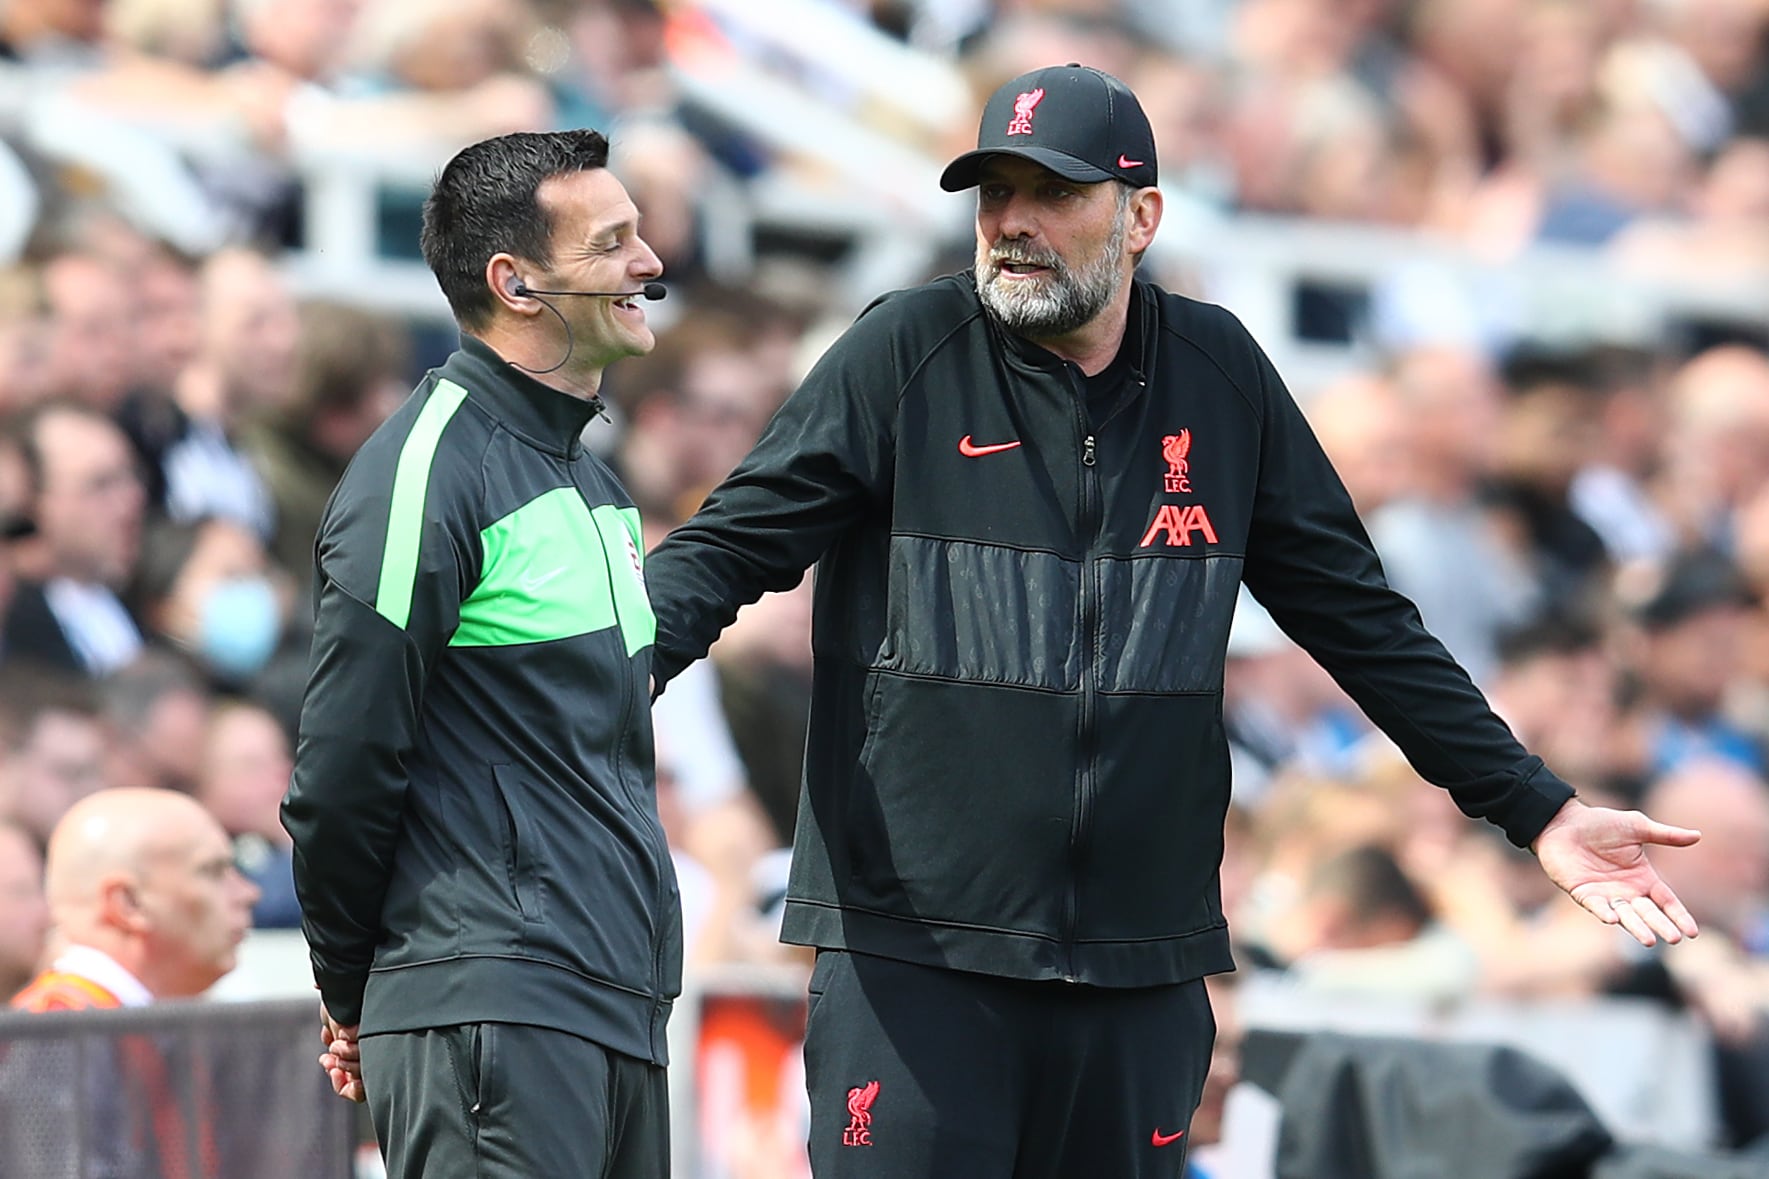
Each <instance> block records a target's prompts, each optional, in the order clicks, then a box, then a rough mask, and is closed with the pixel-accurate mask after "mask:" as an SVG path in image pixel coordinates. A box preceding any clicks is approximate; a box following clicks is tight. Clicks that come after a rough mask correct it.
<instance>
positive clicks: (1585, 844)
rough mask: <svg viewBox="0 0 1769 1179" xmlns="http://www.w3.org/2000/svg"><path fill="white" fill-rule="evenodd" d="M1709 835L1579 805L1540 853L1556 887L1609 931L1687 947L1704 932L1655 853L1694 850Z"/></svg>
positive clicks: (1546, 837) (1553, 826)
mask: <svg viewBox="0 0 1769 1179" xmlns="http://www.w3.org/2000/svg"><path fill="white" fill-rule="evenodd" d="M1700 838H1701V832H1699V831H1692V830H1690V829H1689V828H1687V827H1672V826H1670V825H1669V824H1666V823H1658V822H1654V821H1653V820H1652V819H1650V818H1648V817H1647V816H1645V815H1643V814H1641V813H1640V812H1639V811H1617V810H1611V809H1609V808H1608V807H1593V806H1586V805H1585V804H1583V803H1581V802H1579V801H1578V800H1577V799H1574V800H1572V801H1570V802H1568V803H1567V804H1566V805H1565V806H1563V807H1561V808H1560V812H1559V813H1558V814H1556V815H1555V816H1554V818H1553V819H1551V820H1549V822H1548V825H1547V826H1546V827H1544V828H1543V829H1542V833H1541V834H1540V835H1538V836H1537V837H1536V842H1535V844H1534V848H1533V850H1534V851H1535V853H1536V858H1537V859H1538V860H1539V861H1540V862H1541V865H1542V871H1544V872H1546V873H1547V874H1548V879H1550V880H1552V881H1553V882H1554V883H1555V884H1558V885H1559V886H1560V887H1561V888H1563V889H1565V890H1566V892H1567V894H1568V895H1569V896H1571V897H1572V899H1573V900H1575V901H1577V902H1578V903H1579V904H1580V905H1583V906H1584V907H1585V908H1586V909H1588V910H1590V911H1591V913H1592V914H1593V915H1594V916H1596V917H1597V919H1598V920H1599V921H1602V922H1604V923H1605V924H1608V925H1620V926H1621V927H1622V928H1623V929H1625V930H1627V931H1628V932H1629V933H1630V934H1632V935H1633V937H1634V940H1636V941H1638V942H1639V943H1640V944H1641V945H1643V946H1650V945H1654V944H1656V943H1657V941H1658V939H1659V938H1661V937H1662V938H1664V939H1665V941H1667V942H1673V943H1675V942H1680V941H1682V940H1683V939H1684V937H1694V936H1695V935H1696V934H1697V933H1698V932H1699V929H1698V927H1697V926H1696V923H1695V918H1694V917H1692V916H1690V913H1689V910H1688V909H1686V908H1684V907H1683V902H1682V901H1680V900H1678V899H1677V894H1676V893H1674V892H1672V891H1671V886H1670V885H1668V884H1666V883H1665V882H1664V880H1663V879H1662V878H1661V877H1660V876H1659V874H1658V872H1657V871H1656V870H1655V869H1654V868H1653V866H1652V864H1651V863H1650V862H1649V861H1648V860H1647V858H1646V849H1647V847H1649V846H1651V845H1654V844H1657V845H1660V846H1663V847H1688V846H1689V845H1690V844H1692V843H1694V842H1695V841H1696V840H1698V839H1700Z"/></svg>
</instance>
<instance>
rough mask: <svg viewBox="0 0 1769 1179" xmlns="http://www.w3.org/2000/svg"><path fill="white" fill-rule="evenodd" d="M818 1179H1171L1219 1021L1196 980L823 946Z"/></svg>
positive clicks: (814, 1046)
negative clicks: (931, 961) (1089, 974)
mask: <svg viewBox="0 0 1769 1179" xmlns="http://www.w3.org/2000/svg"><path fill="white" fill-rule="evenodd" d="M810 1004H811V1006H810V1016H809V1024H808V1026H807V1028H806V1033H805V1083H806V1086H807V1087H808V1088H809V1090H810V1096H811V1141H810V1150H811V1172H812V1174H813V1175H815V1176H816V1177H817V1179H1107V1177H1110V1179H1174V1177H1175V1176H1177V1175H1179V1174H1180V1173H1181V1172H1182V1171H1183V1170H1184V1169H1185V1153H1186V1139H1185V1131H1186V1129H1187V1127H1188V1125H1189V1123H1190V1121H1191V1116H1192V1111H1193V1110H1194V1109H1196V1108H1197V1105H1198V1101H1199V1099H1200V1097H1201V1096H1202V1094H1203V1091H1204V1074H1205V1073H1206V1072H1207V1071H1208V1069H1209V1066H1210V1049H1211V1045H1212V1044H1213V1043H1214V1041H1215V1038H1216V1022H1215V1020H1214V1018H1213V1017H1212V1016H1211V1013H1210V1001H1209V999H1208V997H1207V996H1206V995H1205V993H1204V984H1203V982H1202V981H1201V980H1199V981H1194V982H1188V983H1180V984H1177V985H1175V986H1171V987H1153V988H1148V989H1143V990H1108V989H1104V988H1099V987H1081V986H1073V985H1070V984H1066V983H1048V982H1036V983H1034V982H1022V981H1019V980H1016V979H1003V978H995V977H992V976H989V975H980V974H966V973H962V972H959V971H952V970H940V969H936V968H933V967H927V966H916V965H911V964H909V963H905V962H897V961H893V960H891V959H887V958H876V957H872V956H869V955H865V954H849V953H842V952H835V951H829V950H825V951H822V952H821V953H819V954H818V956H817V966H816V969H815V970H814V971H813V972H812V976H811V996H810Z"/></svg>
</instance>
